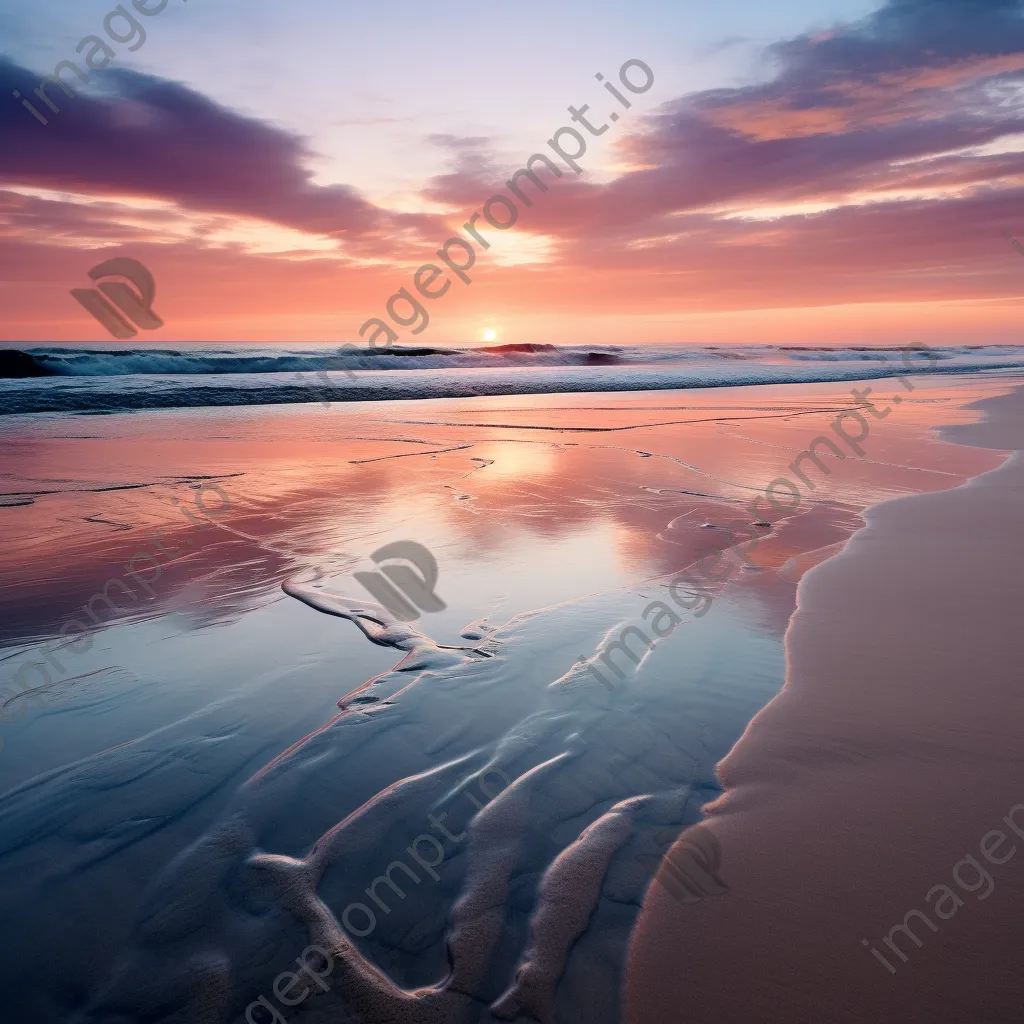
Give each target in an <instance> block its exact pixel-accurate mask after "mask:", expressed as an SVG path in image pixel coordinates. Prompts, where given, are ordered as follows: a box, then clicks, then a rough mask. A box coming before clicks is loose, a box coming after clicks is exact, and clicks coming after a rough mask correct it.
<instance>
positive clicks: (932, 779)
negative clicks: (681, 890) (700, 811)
mask: <svg viewBox="0 0 1024 1024" xmlns="http://www.w3.org/2000/svg"><path fill="white" fill-rule="evenodd" d="M979 407H980V408H981V409H982V410H983V411H984V413H985V415H986V420H985V422H984V423H982V424H979V425H971V426H959V427H956V428H952V429H949V430H948V431H945V432H944V436H946V437H947V439H948V440H953V441H956V442H958V443H961V444H966V445H973V446H977V447H981V448H993V449H1004V450H1010V449H1012V450H1015V451H1017V452H1018V453H1017V454H1014V455H1012V456H1011V457H1010V458H1009V459H1008V460H1007V461H1006V462H1005V464H1004V465H1002V466H1000V467H999V468H998V469H996V470H994V471H991V472H988V473H986V474H984V475H982V476H979V477H977V478H976V479H973V480H971V481H970V482H969V483H967V484H965V485H963V486H960V487H957V488H955V489H953V490H948V491H943V492H940V493H932V494H922V495H916V496H909V497H903V498H899V499H896V500H892V501H889V502H886V503H884V504H881V505H878V506H876V507H874V508H872V509H870V510H869V512H868V513H867V525H866V527H865V528H864V529H862V530H861V531H860V532H858V533H857V534H856V535H855V536H854V537H853V539H852V540H851V541H850V543H849V544H848V545H847V546H846V548H845V549H844V550H843V551H842V553H841V554H840V555H838V557H835V558H832V559H831V560H829V561H827V562H825V563H824V564H822V565H819V566H818V567H817V568H815V569H813V570H812V571H811V572H809V573H808V574H807V575H805V576H804V577H803V579H802V581H801V583H800V587H799V590H798V598H797V601H798V606H797V611H796V613H795V615H794V617H793V618H792V620H791V623H790V626H789V629H788V632H787V635H786V652H787V679H786V685H785V688H784V689H783V691H782V692H781V693H780V694H779V695H778V696H777V697H776V698H775V699H774V700H773V701H772V702H771V703H770V704H769V705H768V706H767V707H766V708H764V709H763V710H762V711H761V712H760V713H759V714H758V715H757V716H756V717H755V719H754V720H753V721H752V722H751V724H750V726H749V727H748V729H747V731H746V733H745V734H744V736H743V737H742V739H741V740H740V741H739V742H738V743H737V745H736V746H735V747H734V748H733V750H732V751H731V752H730V754H729V755H728V757H726V758H725V760H724V761H723V762H722V763H721V764H720V765H719V768H718V774H719V778H720V780H721V781H722V783H723V786H724V790H725V791H724V794H723V795H722V796H721V797H720V798H719V799H718V800H717V801H716V802H715V803H714V804H713V805H711V806H710V807H708V808H706V812H707V813H708V815H709V818H708V821H707V826H708V827H709V828H710V829H711V830H712V831H713V833H714V835H715V837H716V838H717V839H718V841H719V843H720V847H721V863H720V875H721V877H722V879H723V880H724V881H725V882H726V883H727V884H728V886H729V892H728V893H726V894H724V895H721V896H714V897H710V898H707V899H704V900H702V901H700V902H697V903H694V904H691V905H681V904H680V903H677V902H675V901H674V900H673V899H672V898H671V896H670V895H669V894H668V892H667V891H666V890H665V889H664V888H663V887H662V886H661V885H653V886H652V887H651V888H650V890H648V895H647V899H646V902H645V904H644V910H643V914H642V916H641V919H640V922H639V924H638V926H637V929H636V931H635V933H634V936H633V941H632V946H631V950H630V957H629V966H628V974H627V985H626V989H627V997H626V1012H625V1020H626V1021H627V1022H629V1024H647V1022H650V1021H663V1022H664V1021H686V1022H687V1024H699V1022H703V1021H706V1022H709V1024H710V1022H714V1024H728V1022H734V1021H735V1022H737V1024H739V1022H742V1024H749V1022H751V1021H758V1022H771V1021H778V1022H780V1024H781V1022H786V1024H793V1022H796V1021H801V1022H802V1021H815V1022H823V1021H828V1022H865V1021H883V1020H884V1021H890V1020H891V1021H895V1020H899V1021H920V1022H922V1024H924V1022H928V1024H936V1022H945V1021H949V1022H954V1021H956V1022H964V1021H979V1022H986V1024H995V1022H1002V1021H1006V1022H1010V1021H1014V1022H1016V1021H1019V1020H1020V1015H1021V1006H1022V1004H1024V981H1022V980H1021V971H1020V963H1019V954H1020V950H1021V947H1022V944H1024V806H1021V807H1020V809H1019V810H1018V811H1017V812H1015V815H1014V819H1013V820H1014V821H1015V822H1016V823H1017V827H1018V829H1019V830H1020V831H1019V833H1017V834H1015V832H1014V830H1013V828H1012V827H1011V826H1010V825H1009V824H1007V823H1005V822H1004V820H1003V819H1004V816H1006V815H1007V814H1008V812H1010V810H1011V808H1014V807H1015V806H1016V805H1024V684H1022V671H1021V670H1022V668H1024V631H1022V629H1021V625H1020V611H1021V607H1022V605H1024V573H1022V569H1024V563H1022V560H1021V553H1022V550H1024V547H1022V542H1021V519H1022V514H1024V457H1022V456H1021V454H1019V451H1020V449H1022V448H1024V392H1022V391H1016V392H1015V393H1013V394H1010V395H1004V396H998V397H995V398H993V399H990V400H987V401H985V402H982V403H979ZM993 830H1001V831H1002V833H1004V834H1005V835H1007V836H1008V839H1006V840H1000V839H999V838H998V837H997V836H990V835H989V833H990V832H992V831H993ZM983 843H984V844H985V849H986V850H988V851H989V853H990V854H992V856H993V858H994V859H997V860H1005V863H1002V864H996V863H992V862H990V861H989V860H987V859H986V858H985V857H984V855H983V852H982V850H981V846H982V844H983ZM1011 847H1013V848H1014V849H1015V853H1014V854H1013V855H1012V856H1011V857H1010V858H1009V859H1006V857H1007V854H1009V853H1010V852H1011ZM967 855H971V856H972V857H973V858H974V860H975V862H976V863H979V864H980V865H981V867H982V868H983V869H984V870H987V872H988V873H989V874H990V876H991V879H992V884H991V887H990V885H989V883H988V882H986V881H984V879H983V878H982V877H981V876H980V875H979V874H978V872H977V871H976V870H975V869H974V867H973V866H972V865H971V864H970V862H966V863H962V864H961V866H960V867H959V868H957V865H958V864H960V863H961V862H962V860H963V858H965V857H966V856H967ZM954 869H956V871H957V872H958V874H959V876H960V880H961V881H962V883H963V885H958V884H957V883H956V881H955V879H954V877H953V875H954ZM943 885H944V886H948V887H951V889H952V891H953V892H955V893H956V894H957V896H956V897H954V896H952V895H947V894H945V893H944V892H943V891H942V890H936V889H935V888H934V887H936V886H943ZM929 893H931V901H930V902H929V901H927V900H926V896H927V895H928V894H929ZM979 897H980V898H979ZM958 900H961V901H962V903H958V902H957V901H958ZM912 910H917V911H921V912H923V913H924V914H926V915H927V916H928V918H929V919H930V920H931V922H932V924H933V925H934V926H935V929H936V930H934V931H933V930H932V928H931V927H930V926H929V925H927V924H926V923H925V922H924V921H923V920H922V919H921V918H920V917H918V916H916V915H912V916H911V918H910V919H909V923H910V925H911V927H912V928H913V930H914V932H915V934H916V935H917V937H918V939H919V940H920V945H917V944H916V943H915V941H914V940H912V939H911V938H909V937H908V936H907V935H905V934H904V933H902V932H896V933H890V929H891V928H892V927H893V926H894V925H900V926H902V925H903V924H904V918H905V915H906V914H907V913H908V912H909V911H912ZM943 917H945V918H946V919H943ZM887 936H891V938H892V940H893V941H894V942H895V943H896V945H897V947H898V948H899V949H901V950H902V954H903V955H902V956H901V955H899V954H897V953H896V952H894V951H893V950H892V949H891V948H890V946H889V945H887V944H886V943H885V941H884V940H885V938H886V937H887ZM862 939H867V940H868V943H869V945H867V946H866V945H864V944H862ZM872 950H877V951H878V952H879V953H880V954H882V955H884V959H885V962H883V959H879V958H878V957H876V956H875V955H874V954H873V953H872ZM886 964H888V966H886Z"/></svg>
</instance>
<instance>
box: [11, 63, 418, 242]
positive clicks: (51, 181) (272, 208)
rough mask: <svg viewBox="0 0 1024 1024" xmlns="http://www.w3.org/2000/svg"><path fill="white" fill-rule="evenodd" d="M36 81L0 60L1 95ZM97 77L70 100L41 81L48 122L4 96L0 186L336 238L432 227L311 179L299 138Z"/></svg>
mask: <svg viewBox="0 0 1024 1024" xmlns="http://www.w3.org/2000/svg"><path fill="white" fill-rule="evenodd" d="M64 77H65V78H67V79H69V80H70V81H72V82H74V83H75V84H76V85H77V80H76V79H74V78H73V77H72V76H71V75H70V74H65V76H64ZM39 79H40V75H39V74H38V73H34V72H32V71H29V70H28V69H26V68H22V67H19V66H18V65H16V64H14V63H13V62H12V61H10V60H9V59H7V58H0V95H4V96H6V97H11V93H12V91H13V90H15V89H18V90H20V91H21V93H22V95H23V96H29V97H32V96H33V94H32V88H33V86H34V85H36V84H37V83H38V81H39ZM103 81H104V85H105V87H106V89H107V90H108V91H107V92H106V93H105V94H104V95H95V94H90V93H78V94H77V95H76V96H75V98H74V99H68V98H66V97H65V96H64V94H63V93H62V92H61V91H60V90H59V89H58V88H55V87H53V86H51V87H50V88H49V89H48V94H50V95H52V96H53V97H54V99H55V101H56V102H57V105H58V106H59V107H60V108H61V113H59V114H51V115H50V117H49V121H50V123H49V124H48V125H42V124H40V123H39V122H38V121H37V120H36V119H35V118H34V117H33V116H32V115H31V113H30V112H29V111H27V110H25V109H24V108H23V107H21V106H20V104H19V103H18V101H17V100H16V99H14V98H13V97H11V98H10V99H9V100H5V101H4V102H3V103H0V135H2V136H3V138H4V141H5V145H4V147H3V148H2V149H0V182H2V183H5V184H8V185H22V186H25V185H27V186H33V187H36V188H45V189H50V190H58V191H65V192H72V193H75V194H80V195H81V194H84V195H94V196H103V195H107V196H138V197H146V198H150V199H160V200H166V201H170V202H174V203H177V204H179V205H180V206H181V207H183V208H185V209H188V210H193V211H206V212H213V213H222V214H233V215H235V216H239V217H252V218H257V219H261V220H267V221H272V222H275V223H278V224H281V225H285V226H287V227H292V228H296V229H299V230H303V231H308V232H315V233H321V234H325V235H331V236H339V237H341V236H353V237H355V238H359V237H360V236H373V235H383V234H387V233H389V232H391V231H405V232H407V231H413V232H420V231H426V230H429V229H431V228H433V227H434V222H433V220H432V219H431V218H429V217H425V216H421V215H414V214H396V213H391V212H389V211H386V210H381V209H379V208H378V207H376V206H374V205H373V204H372V203H370V202H368V201H367V200H366V199H365V198H363V197H362V196H361V195H360V194H359V193H358V192H357V191H356V190H355V189H353V188H350V187H349V186H347V185H326V186H320V185H316V184H314V183H313V181H312V174H311V172H310V171H309V170H307V168H306V164H307V163H308V162H309V160H310V159H311V157H312V156H313V155H314V154H313V153H312V152H311V151H310V149H309V148H308V147H307V144H306V143H305V142H304V141H303V140H302V139H300V138H298V137H297V136H295V135H292V134H289V133H288V132H286V131H283V130H282V129H280V128H277V127H275V126H273V125H270V124H267V123H265V122H262V121H259V120H256V119H255V118H250V117H245V116H243V115H241V114H237V113H235V112H233V111H231V110H228V109H227V108H225V107H222V106H220V105H219V104H217V103H215V102H213V101H212V100H210V99H207V98H206V97H204V96H202V95H201V94H199V93H197V92H195V91H194V90H192V89H189V88H188V87H186V86H184V85H180V84H178V83H176V82H169V81H166V80H164V79H160V78H155V77H153V76H151V75H145V74H141V73H139V72H136V71H131V70H127V69H123V68H118V69H115V68H111V69H109V70H107V71H106V72H105V77H104V79H103ZM33 98H35V97H33ZM36 105H37V108H38V107H39V106H42V104H41V101H37V104H36ZM43 109H44V110H46V108H45V106H43ZM47 113H49V111H47Z"/></svg>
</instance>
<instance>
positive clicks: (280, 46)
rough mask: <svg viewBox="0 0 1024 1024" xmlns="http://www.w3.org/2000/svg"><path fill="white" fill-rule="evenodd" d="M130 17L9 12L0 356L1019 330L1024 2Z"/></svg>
mask: <svg viewBox="0 0 1024 1024" xmlns="http://www.w3.org/2000/svg"><path fill="white" fill-rule="evenodd" d="M134 4H135V6H133V0H124V3H123V4H121V5H116V4H114V3H113V2H112V0H75V2H74V3H73V4H69V3H68V2H67V0H32V3H28V2H27V0H19V2H18V3H12V2H11V0H0V47H2V49H0V338H3V339H6V340H10V341H36V342H39V341H58V342H59V341H71V340H93V341H109V340H110V337H109V335H108V334H107V333H106V331H105V330H104V329H103V328H102V327H101V326H100V325H99V324H98V323H97V322H96V321H95V320H94V319H92V318H91V317H90V316H89V315H88V314H87V313H86V312H85V310H84V309H83V308H82V307H81V306H80V305H79V304H78V302H76V300H75V299H74V298H73V297H72V296H71V293H70V292H71V289H72V288H83V287H87V286H88V285H90V284H91V282H90V280H89V278H88V272H89V270H90V269H91V268H92V267H94V266H95V265H97V264H99V263H101V262H103V261H105V260H107V259H111V258H115V257H129V258H132V259H135V260H138V261H140V262H142V263H143V264H144V265H145V266H146V267H147V268H149V270H150V272H151V273H152V275H153V278H154V280H155V283H156V297H155V300H154V305H153V308H154V310H155V312H156V313H157V314H158V315H159V317H160V318H161V319H162V320H163V323H164V326H163V327H162V328H161V329H160V330H159V331H154V332H153V333H152V334H148V335H146V340H147V342H149V341H152V342H157V341H164V342H169V341H175V340H195V341H253V342H262V341H266V342H274V341H278V342H312V341H332V342H337V341H357V342H358V341H360V338H362V340H363V341H364V342H365V341H366V340H368V338H369V336H370V335H371V334H374V332H375V331H377V330H378V326H377V325H374V324H370V323H369V322H370V321H371V320H372V319H374V318H377V319H379V320H381V321H382V322H383V323H386V324H388V326H389V328H390V329H391V330H393V331H394V332H395V334H396V340H397V341H398V343H400V344H421V345H445V344H459V345H463V344H479V343H481V342H482V341H483V340H484V339H487V340H493V341H495V342H497V343H510V342H548V343H556V344H558V343H572V344H586V343H595V344H615V343H622V344H634V343H642V342H650V343H672V344H680V343H687V342H692V343H700V344H709V343H710V344H728V343H771V344H798V345H799V344H894V343H898V344H903V343H907V342H909V341H915V340H921V341H926V342H931V343H969V344H983V343H1013V342H1017V341H1018V340H1019V338H1020V331H1019V325H1020V324H1021V322H1022V314H1024V301H1022V298H1021V295H1022V287H1021V285H1022V284H1024V259H1022V256H1021V253H1019V252H1018V251H1017V250H1016V249H1015V248H1014V247H1013V245H1012V244H1011V241H1010V238H1008V237H1007V235H1009V236H1011V237H1012V236H1016V235H1019V237H1020V238H1021V240H1022V241H1024V202H1022V199H1024V177H1022V172H1024V2H1018V0H888V2H887V3H884V4H881V5H880V4H879V3H877V2H872V3H866V2H861V0H818V2H811V0H720V2H717V3H714V4H708V3H707V2H706V0H700V2H692V0H683V2H679V0H676V2H674V3H671V4H669V3H667V2H662V0H637V2H633V3H630V4H622V3H616V4H611V3H608V2H606V0H590V2H588V3H586V4H584V3H582V2H580V0H563V2H561V3H559V4H551V3H541V2H539V0H520V2H517V3H516V4H513V5H496V4H491V3H487V2H483V3H479V4H476V5H473V8H472V9H468V6H469V5H465V4H461V3H460V4H455V3H451V2H449V0H436V2H435V3H433V4H431V5H429V6H424V5H423V4H422V3H415V4H414V3H412V2H409V0H397V2H390V0H389V2H386V3H377V4H370V5H366V4H346V3H339V2H338V0H305V2H304V3H302V4H301V5H292V4H286V3H284V2H282V0H134ZM137 8H141V9H144V10H146V11H149V12H150V13H148V14H147V13H143V11H142V10H139V9H137ZM115 10H116V11H120V12H123V13H114V15H113V16H112V17H111V12H115ZM129 17H130V19H131V20H129ZM105 22H106V24H107V27H106V28H105V27H104V25H105ZM142 33H144V39H143V37H142ZM90 36H92V37H93V38H92V39H91V40H87V37H90ZM115 37H119V38H115ZM105 48H108V49H105ZM87 58H88V59H89V60H90V61H91V63H92V65H93V66H92V67H88V66H87V65H86V59H87ZM61 61H73V62H75V66H76V67H77V68H79V69H80V70H81V71H82V73H83V75H85V76H86V77H87V79H88V81H87V82H86V83H85V84H83V83H82V82H81V81H80V80H79V79H78V78H77V77H76V76H75V71H74V69H72V68H66V69H65V71H64V72H63V74H62V81H65V82H67V83H68V84H69V85H70V86H72V91H73V92H74V95H73V97H70V98H69V97H67V96H66V95H65V93H64V92H62V91H61V89H60V88H59V87H58V86H56V85H53V84H51V85H50V86H48V87H47V88H46V90H45V93H46V96H47V97H49V99H50V101H51V102H52V103H53V105H55V106H57V107H58V108H59V113H57V112H54V111H53V110H52V109H51V108H50V107H48V106H47V104H46V103H45V102H44V100H43V99H42V98H40V97H39V96H38V95H37V94H36V93H35V92H34V90H35V89H37V88H38V87H39V84H40V80H41V79H42V78H43V76H45V75H49V74H52V73H53V71H54V68H55V66H56V65H57V64H58V63H59V62H61ZM630 62H632V63H630ZM100 65H105V66H102V67H101V66H100ZM645 68H646V69H649V75H648V71H647V70H645ZM623 69H624V70H623ZM620 72H621V73H622V74H625V77H626V83H628V84H624V82H623V80H622V77H621V74H620ZM598 74H600V75H602V76H603V79H602V80H601V81H598V79H597V78H596V77H595V76H596V75H598ZM606 85H611V86H613V87H614V88H615V89H616V90H617V91H618V93H619V94H620V96H621V97H622V99H621V100H620V99H619V98H617V97H616V96H614V95H613V94H612V93H611V92H609V91H607V90H606V88H605V86H606ZM631 86H632V90H631V88H630V87H631ZM641 89H642V90H643V91H640V90H641ZM15 91H17V92H19V93H20V94H21V95H20V97H18V96H15V95H14V93H15ZM23 100H29V101H31V102H32V103H33V106H34V107H35V109H36V110H37V111H38V114H39V117H43V118H45V119H46V120H47V122H48V123H47V124H45V125H44V124H43V123H41V121H40V120H39V118H37V116H36V115H34V114H33V113H32V112H31V111H30V110H28V109H26V108H25V107H24V106H22V101H23ZM625 103H629V106H628V107H626V106H625ZM584 104H588V105H589V109H588V110H587V111H585V112H583V116H584V117H585V118H586V119H587V121H588V124H589V125H590V126H591V127H590V128H589V129H588V128H585V127H584V126H583V124H582V123H581V122H580V121H578V120H576V121H574V120H573V114H572V113H571V112H570V110H569V107H570V106H572V107H575V108H576V110H577V111H581V110H582V107H583V105H584ZM613 113H614V114H616V115H617V117H616V118H615V119H612V118H611V115H612V114H613ZM603 125H607V127H606V128H604V127H602V126H603ZM561 129H572V131H571V132H570V131H560V130H561ZM572 132H576V133H577V136H578V138H579V139H580V140H582V143H583V145H585V152H584V153H583V154H582V155H581V156H580V157H579V158H578V159H575V160H574V159H573V158H572V154H573V152H575V149H574V147H576V146H578V145H579V142H577V137H575V136H574V135H573V134H572ZM553 139H554V140H555V144H556V146H557V147H558V148H559V149H560V150H561V153H559V152H557V151H556V149H555V148H554V147H553V146H552V145H551V143H550V141H549V140H553ZM535 153H542V154H545V156H546V157H547V159H548V160H549V161H550V162H551V163H550V166H551V167H554V168H555V169H556V170H557V171H558V173H559V175H560V176H559V177H555V175H554V174H553V173H552V172H551V171H550V170H549V169H548V165H546V164H545V163H544V162H538V163H535V164H534V165H532V166H533V167H534V169H536V170H538V173H539V178H540V180H541V181H542V184H544V185H545V188H546V191H543V192H541V191H540V190H539V189H537V188H536V187H535V185H534V184H533V183H532V182H530V181H529V180H528V179H522V178H521V179H519V183H520V186H521V191H523V190H524V194H525V195H526V196H527V200H528V201H524V200H523V199H522V198H520V197H517V196H515V195H513V194H512V192H510V190H509V187H508V185H507V182H508V181H509V179H510V177H511V176H512V175H513V174H514V173H515V172H516V171H517V170H518V169H519V168H522V167H524V166H525V162H526V160H527V159H528V158H529V157H530V156H531V155H532V154H535ZM564 154H568V157H566V156H565V155H564ZM577 167H578V168H579V173H577V171H576V168H577ZM496 195H501V196H503V197H504V199H498V200H496V201H495V202H494V203H492V204H491V205H490V206H488V207H487V210H488V211H489V212H490V214H491V216H492V218H494V219H496V220H498V221H503V220H507V219H511V218H512V217H513V216H514V218H515V221H514V223H512V224H511V225H510V226H507V227H503V226H500V224H499V225H495V224H494V221H493V220H492V223H491V224H488V223H487V221H486V219H485V218H484V217H483V213H482V211H484V208H485V204H486V202H487V200H488V199H489V198H490V197H492V196H496ZM510 204H511V205H510ZM474 214H478V216H477V219H476V221H474V222H473V223H474V224H475V225H476V228H477V230H478V232H479V233H480V237H481V238H482V239H483V240H484V242H483V243H481V242H480V241H479V240H474V239H473V238H472V237H471V236H470V235H469V234H468V233H467V230H466V229H465V228H464V227H463V225H464V224H465V223H466V222H467V221H468V220H469V218H470V217H471V216H473V215H474ZM453 237H460V238H462V239H463V241H462V242H461V243H455V244H454V245H451V246H449V247H448V248H447V250H445V253H446V255H447V257H448V260H449V262H448V264H447V265H446V264H445V259H444V257H443V256H438V250H439V249H442V247H443V246H444V245H445V243H446V241H447V240H448V239H451V238H453ZM484 243H486V246H487V248H484ZM463 247H465V248H463ZM466 249H468V250H469V253H470V254H471V255H472V259H473V261H474V263H473V266H472V267H467V268H466V269H461V267H457V266H455V265H454V264H459V263H460V262H463V261H468V259H469V258H470V255H468V254H467V252H466ZM425 264H433V265H434V266H438V267H439V269H440V272H441V273H440V275H439V276H435V277H430V276H429V274H430V273H432V272H429V271H424V273H423V274H421V275H420V276H419V277H418V278H417V276H416V275H417V270H418V268H420V267H422V266H424V265H425ZM417 281H419V282H420V286H423V285H424V281H425V286H426V288H427V289H428V290H430V289H431V288H432V289H433V290H434V291H436V292H440V294H437V295H435V296H434V297H430V298H427V297H426V292H425V291H424V290H423V287H418V286H417V284H416V282H417ZM431 282H433V285H432V286H431ZM402 289H404V290H405V292H404V296H400V297H398V298H395V296H396V294H398V293H399V292H400V290H402ZM405 296H410V297H411V298H412V300H413V301H414V302H416V303H417V305H418V306H419V307H420V308H421V309H422V310H424V311H426V314H427V316H423V315H421V314H419V313H416V312H415V310H416V307H415V306H413V305H412V304H411V302H410V300H409V299H408V298H406V297H405ZM389 303H390V310H391V312H392V313H393V314H394V315H393V316H389V313H388V309H389ZM400 319H404V320H406V321H411V322H408V323H406V324H399V323H398V321H399V320H400ZM425 320H426V321H427V322H426V323H424V321H425ZM361 329H362V334H360V330H361ZM377 337H378V340H382V338H383V335H377ZM137 340H138V339H137Z"/></svg>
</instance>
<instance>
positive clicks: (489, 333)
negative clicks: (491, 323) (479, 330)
mask: <svg viewBox="0 0 1024 1024" xmlns="http://www.w3.org/2000/svg"><path fill="white" fill-rule="evenodd" d="M497 340H498V332H497V331H495V330H492V329H491V328H490V327H488V328H487V329H486V330H485V331H484V341H497Z"/></svg>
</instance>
